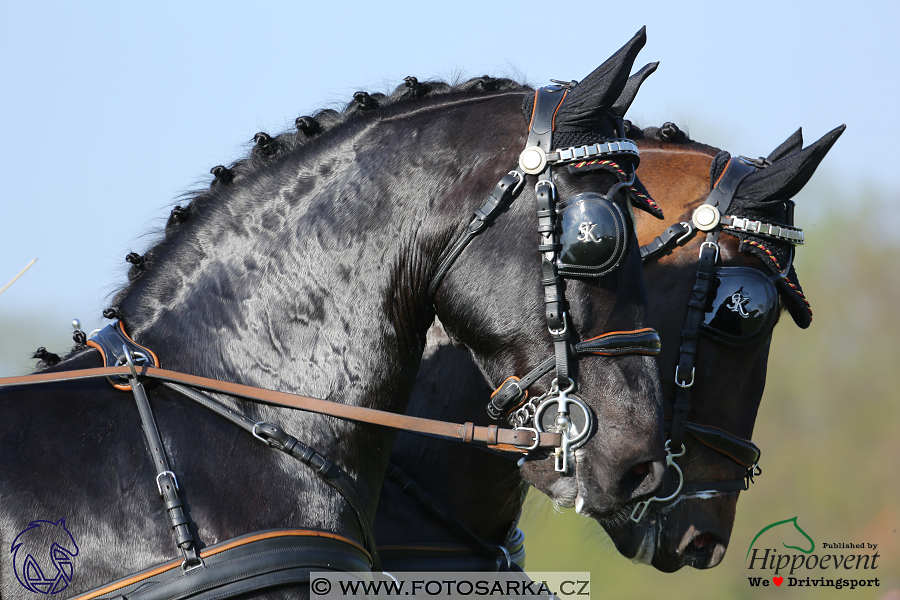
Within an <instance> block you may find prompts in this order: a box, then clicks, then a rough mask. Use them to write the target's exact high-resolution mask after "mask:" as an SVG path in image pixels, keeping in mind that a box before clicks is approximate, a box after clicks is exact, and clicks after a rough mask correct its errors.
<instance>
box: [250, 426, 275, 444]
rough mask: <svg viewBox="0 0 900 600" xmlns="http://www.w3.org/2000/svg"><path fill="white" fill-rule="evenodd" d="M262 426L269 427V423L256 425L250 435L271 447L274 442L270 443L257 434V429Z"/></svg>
mask: <svg viewBox="0 0 900 600" xmlns="http://www.w3.org/2000/svg"><path fill="white" fill-rule="evenodd" d="M260 425H269V423H266V422H265V421H259V422H258V423H254V425H253V429H252V430H251V431H250V433H252V434H253V437H255V438H256V439H258V440H259V441H261V442H263V443H264V444H265V445H266V446H271V445H272V442H270V441H269V440H267V439H266V438H264V437H262V436H261V435H259V434H258V433H256V428H257V427H259V426H260Z"/></svg>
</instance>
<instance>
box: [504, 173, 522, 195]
mask: <svg viewBox="0 0 900 600" xmlns="http://www.w3.org/2000/svg"><path fill="white" fill-rule="evenodd" d="M507 175H512V176H513V177H515V178H516V179H517V181H516V185H515V186H514V187H513V189H512V195H513V196H518V195H519V192H521V191H522V188H523V187H525V176H524V175H522V173H521V172H520V171H510V172H509V173H507Z"/></svg>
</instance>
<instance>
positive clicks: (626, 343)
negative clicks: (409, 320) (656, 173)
mask: <svg viewBox="0 0 900 600" xmlns="http://www.w3.org/2000/svg"><path fill="white" fill-rule="evenodd" d="M568 91H569V87H568V86H565V85H552V86H546V87H543V88H540V89H538V90H537V91H536V92H535V96H534V108H533V110H532V115H531V122H530V124H529V131H528V140H527V142H526V144H525V149H524V150H523V151H522V153H521V154H520V155H519V165H518V168H516V169H514V170H512V171H510V172H509V173H508V174H507V175H505V176H504V177H503V178H502V179H501V180H500V181H499V182H498V183H497V184H496V186H495V188H494V191H493V192H491V194H490V195H489V196H488V199H487V201H486V202H485V203H484V205H483V206H482V207H481V208H479V209H478V210H477V211H475V215H474V218H473V220H472V221H471V223H470V224H469V226H468V228H467V230H466V231H465V233H464V234H463V235H462V236H461V237H460V238H459V239H458V240H457V241H456V243H455V244H454V245H453V246H452V247H451V248H450V250H449V251H448V252H447V255H446V257H445V258H444V259H443V260H442V261H441V263H440V264H439V266H438V269H437V271H436V274H435V276H434V277H433V278H432V281H431V285H430V286H429V288H428V293H429V297H430V298H433V297H434V294H435V293H436V291H437V289H438V286H439V285H440V283H441V281H442V280H443V279H444V276H445V275H446V274H447V272H448V271H449V269H450V267H451V265H452V264H453V263H454V261H455V260H456V259H457V258H458V257H459V255H460V254H461V253H462V251H463V250H464V249H465V247H466V246H467V245H468V244H469V243H470V242H471V241H472V240H473V239H474V238H475V236H477V235H478V234H480V233H482V232H483V231H485V229H486V228H487V226H488V225H489V224H490V223H491V222H492V221H493V219H494V218H495V217H496V215H497V214H498V213H499V212H500V211H501V210H503V209H504V208H506V207H507V206H508V205H509V204H510V203H511V202H512V201H513V200H514V199H515V198H516V197H517V196H518V194H519V193H520V192H521V190H522V188H523V187H524V184H525V177H526V175H534V176H536V177H537V183H536V184H535V187H534V193H535V198H536V200H537V218H538V233H539V234H540V244H539V245H538V247H537V249H538V252H539V253H540V255H541V285H542V286H543V288H544V306H545V310H544V317H545V321H546V325H547V331H548V333H549V334H550V339H551V340H552V342H553V346H554V356H553V357H551V358H548V359H547V360H546V361H545V362H543V363H541V365H540V366H538V367H537V368H536V369H534V370H532V371H531V372H529V373H528V374H527V375H526V376H524V377H522V378H519V377H516V376H511V377H508V378H506V379H505V380H504V381H503V383H502V384H501V385H500V386H499V387H498V388H497V389H496V390H495V391H494V393H493V394H492V395H491V402H490V403H489V404H488V406H487V411H488V414H489V415H490V416H491V417H492V418H493V419H495V420H497V419H499V418H501V417H502V416H503V415H504V414H508V413H510V412H511V411H512V410H515V409H518V410H517V411H516V413H515V414H516V416H515V417H513V418H512V419H511V424H512V425H513V426H514V427H515V429H516V430H524V431H532V432H534V434H535V435H538V434H540V433H546V432H556V433H559V434H561V436H562V438H561V445H560V446H559V447H558V448H557V449H556V450H555V458H554V469H555V470H556V471H557V472H560V473H565V472H567V471H568V468H569V467H568V459H569V455H570V453H571V452H573V451H574V450H575V449H577V448H579V447H581V446H582V445H584V444H585V443H587V441H588V439H590V434H591V431H592V429H593V427H594V421H595V417H594V414H593V411H592V410H591V409H590V407H588V405H587V404H586V403H585V402H584V400H582V399H581V398H580V397H579V396H578V395H577V394H575V393H574V390H575V389H576V387H577V384H576V382H575V380H574V375H573V374H572V370H571V368H570V367H571V365H570V361H571V360H572V358H573V357H576V358H577V357H579V356H582V355H588V354H595V355H606V356H614V355H621V354H631V353H635V354H647V355H651V356H655V355H656V354H658V353H659V348H660V343H659V336H658V335H657V333H656V331H654V330H653V329H650V328H645V329H640V330H636V331H627V332H611V333H607V334H603V335H600V336H597V337H595V338H592V339H591V340H588V341H586V342H582V343H580V344H573V343H572V341H571V340H572V330H571V328H570V327H569V318H568V315H567V313H566V298H565V292H564V288H563V278H562V277H561V276H560V275H568V276H574V277H591V276H595V277H597V276H602V275H605V274H607V273H610V272H612V271H613V270H615V269H616V268H618V267H619V265H620V264H621V262H622V260H623V259H624V257H625V256H626V254H627V252H626V248H627V237H626V225H625V221H626V218H625V215H624V214H623V213H622V210H621V208H619V206H618V205H617V204H615V203H614V202H613V198H614V197H615V195H616V194H617V193H618V192H619V191H620V190H621V189H623V188H625V190H629V189H630V186H631V185H632V184H633V183H634V181H635V174H634V167H632V169H631V174H630V177H628V178H626V177H625V176H622V175H620V176H619V181H618V182H617V183H615V184H613V185H612V187H610V189H609V190H608V191H607V193H606V194H598V193H596V192H587V193H583V194H578V195H577V196H575V197H573V198H569V199H566V200H565V201H564V202H563V203H560V204H559V205H557V193H556V186H555V185H554V184H553V181H552V178H551V166H552V165H563V164H567V163H573V162H576V161H586V160H590V159H595V158H608V157H612V156H626V157H628V158H629V159H631V160H632V161H634V163H635V166H636V164H637V162H638V161H639V158H640V153H639V151H638V148H637V145H636V144H635V143H634V142H632V141H631V140H628V139H626V138H624V132H623V129H624V128H623V127H622V124H621V119H619V133H620V134H622V137H621V138H617V139H612V140H600V141H598V142H596V143H594V144H591V145H584V146H580V147H571V148H564V149H558V150H556V151H553V149H552V139H553V130H554V126H555V117H556V113H557V111H558V110H559V108H560V106H561V105H562V103H563V101H564V100H565V97H566V95H567V94H568ZM570 207H578V209H579V210H578V211H574V210H573V211H571V212H567V211H568V209H569V208H570ZM560 213H562V217H561V218H560V217H559V215H560ZM587 217H591V218H596V219H597V220H598V221H600V220H601V219H602V222H603V226H604V227H606V228H607V229H609V230H610V231H611V232H613V233H612V235H609V236H605V239H604V240H603V241H605V242H606V246H611V249H610V248H608V247H603V246H600V245H598V244H600V242H601V239H600V238H598V237H597V236H596V235H595V234H594V229H595V228H596V226H597V225H598V223H594V222H593V221H590V220H588V218H587ZM567 234H568V236H567ZM567 237H568V238H574V239H568V240H567ZM584 256H587V257H588V259H587V260H586V261H585V260H583V259H582V257H584ZM554 367H555V369H556V376H555V377H554V379H553V380H552V382H551V383H550V386H549V389H548V390H547V392H546V393H545V394H543V395H542V396H540V397H539V398H536V399H533V400H532V401H531V402H529V403H527V404H524V405H523V403H524V402H525V400H526V399H527V396H528V391H527V390H528V388H529V387H530V386H531V385H532V384H533V383H534V382H535V381H537V380H538V379H540V377H542V376H543V375H545V374H547V373H549V372H550V371H551V370H552V369H553V368H554ZM520 405H523V406H522V408H519V406H520ZM552 407H556V411H555V412H554V411H552V410H551V408H552ZM520 449H522V450H526V451H530V450H534V449H535V447H520Z"/></svg>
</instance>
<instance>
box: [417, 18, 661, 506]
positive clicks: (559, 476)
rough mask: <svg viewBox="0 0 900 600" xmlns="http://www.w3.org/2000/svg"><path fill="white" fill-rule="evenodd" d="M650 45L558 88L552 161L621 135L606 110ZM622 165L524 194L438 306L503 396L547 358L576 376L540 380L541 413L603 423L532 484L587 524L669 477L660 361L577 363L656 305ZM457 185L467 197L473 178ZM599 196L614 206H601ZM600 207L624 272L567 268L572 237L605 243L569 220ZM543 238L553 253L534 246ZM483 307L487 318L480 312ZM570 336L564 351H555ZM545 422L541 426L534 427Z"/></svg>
mask: <svg viewBox="0 0 900 600" xmlns="http://www.w3.org/2000/svg"><path fill="white" fill-rule="evenodd" d="M643 43H644V32H643V30H642V31H640V32H639V33H638V34H637V35H636V36H635V37H634V38H633V39H632V40H631V41H630V42H629V43H628V44H626V45H625V46H624V47H623V48H622V49H621V50H620V51H619V52H617V53H616V54H615V55H613V56H612V57H611V58H610V59H609V60H607V61H606V62H605V63H604V64H603V65H601V66H600V67H599V68H597V69H596V70H595V71H594V72H593V73H591V74H590V75H589V76H588V77H586V78H585V79H584V80H582V81H581V82H580V83H578V84H577V85H574V86H572V85H570V86H569V88H570V89H563V88H556V89H555V90H554V91H553V92H554V93H555V94H557V97H558V98H562V100H561V101H560V100H558V99H556V98H554V99H553V100H552V101H553V102H554V103H555V106H556V110H555V112H554V111H553V108H552V107H551V109H550V110H549V111H548V114H550V115H554V121H553V125H554V126H555V127H553V132H552V142H548V144H547V147H546V148H544V149H543V150H544V154H547V155H550V156H553V155H554V153H553V152H551V150H554V151H556V153H555V154H556V155H559V156H562V155H563V152H562V150H563V149H565V148H569V147H577V148H579V149H581V148H589V147H591V145H593V144H595V143H597V142H600V141H601V140H604V139H610V138H616V137H617V129H616V124H615V119H614V117H615V114H613V113H612V112H611V110H610V109H611V108H612V106H613V105H614V103H615V101H616V99H618V98H619V96H620V95H621V93H622V91H623V89H624V87H625V85H626V81H627V79H628V73H629V69H630V68H631V65H632V63H633V61H634V58H635V56H636V54H637V52H638V50H639V49H640V47H641V46H642V45H643ZM539 101H540V95H537V96H535V97H534V99H532V98H531V97H526V100H525V109H526V110H525V112H526V115H527V116H528V117H530V118H531V119H532V128H531V131H532V133H533V132H534V131H535V129H536V127H537V125H535V124H534V123H536V121H537V119H538V118H539V117H538V113H539V112H540V111H541V110H547V109H545V108H543V107H537V108H536V107H535V105H536V103H538V102H539ZM556 103H558V104H556ZM515 126H516V127H519V128H520V129H519V131H520V133H519V141H518V143H515V144H514V145H513V147H514V148H515V149H516V151H519V150H521V148H522V147H523V146H525V145H526V140H525V133H527V132H528V128H524V127H521V121H520V120H519V122H518V123H516V124H515ZM531 139H532V138H531V136H529V140H531ZM541 143H542V144H543V143H544V142H541ZM522 156H523V158H522V161H520V164H524V162H525V159H524V156H525V154H524V153H523V154H522ZM589 158H590V157H589ZM616 160H618V161H620V162H618V163H616V162H614V161H616ZM621 161H622V157H619V158H613V159H610V160H599V159H595V160H593V161H591V160H584V161H581V162H579V163H572V162H570V163H569V164H568V166H567V168H554V169H553V170H552V176H551V178H550V179H542V178H541V177H537V178H536V179H531V178H530V177H528V178H527V179H528V181H527V182H526V184H525V185H524V188H523V191H522V194H521V198H520V199H519V200H518V201H516V202H515V203H513V204H512V205H511V206H510V207H509V208H508V209H507V210H506V211H505V213H504V214H501V215H500V216H499V217H498V218H497V219H496V221H495V222H494V223H493V225H492V226H491V227H490V228H489V229H488V230H487V231H486V232H485V233H484V234H483V235H481V236H480V238H478V239H477V240H476V241H475V242H473V243H472V244H470V245H469V246H468V248H467V249H466V251H465V252H463V253H462V254H461V255H460V256H459V258H458V260H457V261H456V262H455V263H454V265H453V267H452V269H450V271H449V273H448V274H447V276H446V277H445V278H444V279H443V281H442V283H441V285H440V287H439V288H438V289H437V294H436V296H435V307H436V312H437V315H438V316H439V318H440V320H441V322H442V323H443V325H444V327H445V329H446V330H447V332H448V333H449V335H450V337H451V339H452V340H453V341H454V343H455V344H457V345H459V346H462V347H465V348H467V349H468V350H469V351H470V353H471V355H472V357H473V358H474V360H475V363H476V364H477V365H478V367H479V368H480V370H481V372H482V373H483V374H484V376H485V378H486V379H487V380H488V381H489V382H491V383H492V385H493V386H494V387H495V388H500V387H502V386H501V384H503V383H504V382H505V381H506V382H508V381H509V379H508V378H510V375H516V376H518V377H519V378H524V376H525V373H529V372H533V369H535V368H536V367H537V366H538V365H541V364H542V363H545V361H547V360H548V357H554V356H556V357H557V359H559V358H560V357H561V359H562V360H563V361H564V362H565V361H567V360H568V361H569V364H570V371H569V374H568V376H565V375H564V376H562V377H561V376H560V375H559V372H560V367H559V364H558V362H559V360H557V364H556V365H555V366H556V372H555V373H554V372H551V373H548V374H546V375H543V376H542V377H540V378H539V379H538V380H537V381H536V382H535V383H533V384H532V387H531V389H530V391H529V393H530V394H531V398H532V399H537V402H535V404H533V405H531V406H532V408H534V409H536V411H537V412H538V413H541V414H543V415H544V416H545V419H546V420H547V421H548V422H550V423H551V425H550V426H551V427H552V426H553V423H552V420H553V418H554V416H557V417H559V415H561V414H562V413H561V411H560V412H557V409H556V407H555V406H553V407H552V408H550V409H546V407H545V408H542V407H541V404H542V403H545V402H549V401H553V400H554V399H555V398H557V397H558V396H560V395H561V394H562V393H563V392H564V390H565V389H566V388H567V389H568V390H569V392H572V395H573V396H574V395H575V394H577V395H578V397H580V398H581V399H583V401H584V403H585V404H586V406H587V407H588V410H589V411H590V412H592V413H593V414H594V415H596V418H594V419H590V420H589V421H588V423H587V424H585V423H583V422H582V423H580V424H577V425H573V427H574V428H575V429H579V428H583V427H587V428H589V431H585V430H584V429H581V432H582V433H584V434H585V435H584V436H583V437H582V444H581V445H580V447H577V450H575V452H574V453H571V457H567V456H566V455H565V451H562V452H563V456H562V458H560V452H557V453H556V454H555V455H552V456H548V455H547V453H545V452H532V453H530V454H529V455H528V457H527V459H526V460H525V461H524V465H523V467H522V474H523V476H524V477H525V480H526V481H528V482H529V483H531V484H532V485H535V486H536V487H537V488H538V489H540V490H541V491H543V492H545V493H547V494H548V495H550V496H551V497H552V498H553V499H554V500H555V501H556V502H557V503H558V504H560V505H562V506H575V507H576V508H577V509H578V510H579V512H582V513H583V514H586V515H591V516H598V517H599V516H604V515H608V514H610V513H612V512H615V511H617V510H619V509H621V508H622V507H623V506H624V505H625V504H626V503H628V502H630V501H632V500H634V499H636V498H641V497H645V496H646V495H647V494H650V493H652V491H653V490H655V489H656V487H657V485H658V484H659V481H660V477H661V474H662V462H661V456H662V454H661V453H662V440H661V438H660V435H659V431H658V428H659V414H660V413H659V397H658V396H657V385H658V384H657V381H656V370H655V364H654V361H653V359H652V357H651V356H647V355H642V354H629V355H624V356H615V357H611V356H590V357H589V358H583V359H581V360H580V361H577V363H576V362H575V361H571V360H569V359H570V358H571V357H568V356H567V354H571V352H572V350H571V346H573V345H574V343H572V342H584V341H586V340H591V339H594V338H597V337H598V336H602V335H603V334H607V333H609V332H633V331H637V330H641V329H643V328H645V326H646V311H645V306H646V295H645V292H644V288H643V274H642V268H641V261H640V255H639V252H638V246H637V243H636V238H635V236H634V231H633V224H632V220H631V218H630V217H629V216H628V215H629V213H630V207H629V205H628V204H627V202H626V198H625V194H624V193H613V194H610V193H609V192H610V191H613V190H619V189H622V183H623V181H624V179H628V173H627V169H630V165H629V164H627V163H626V162H621ZM507 164H508V162H507ZM591 167H596V168H591ZM526 172H528V171H526ZM623 176H624V177H623ZM625 183H627V185H628V186H630V185H631V183H628V182H625ZM551 184H552V185H551ZM458 185H459V186H460V187H463V188H464V189H468V188H469V187H471V182H469V181H463V182H460V183H459V184H458ZM546 188H552V191H550V192H549V194H550V195H554V194H555V198H554V200H555V202H556V207H557V208H556V212H559V213H561V214H562V225H555V224H553V223H552V222H548V223H544V221H542V220H541V219H545V220H546V217H547V216H548V214H549V212H548V211H547V210H546V209H542V205H541V197H540V196H541V194H542V193H543V192H542V190H544V189H546ZM626 189H629V190H630V191H629V193H632V191H633V188H630V187H629V188H626ZM624 191H625V190H624V189H623V190H622V192H624ZM601 195H605V196H602V199H601ZM595 200H597V202H598V205H602V206H603V209H604V210H607V211H610V212H612V213H613V214H614V215H618V216H617V217H615V218H616V219H617V220H615V227H617V228H619V229H620V230H619V231H618V237H617V238H616V240H615V243H616V244H618V246H617V247H616V248H617V249H616V250H612V252H619V253H620V256H619V257H618V259H617V262H616V264H615V265H612V266H611V267H610V268H608V269H605V270H604V271H602V272H601V271H599V270H598V271H596V272H593V271H590V269H591V268H594V267H591V266H588V267H584V269H583V270H579V269H580V268H582V265H577V266H568V265H563V263H562V262H561V261H562V258H563V257H565V256H566V255H565V252H566V251H565V244H566V240H567V239H569V240H570V241H571V240H572V239H581V240H582V241H585V243H588V242H587V240H591V241H597V240H598V239H599V238H596V237H595V236H593V231H594V230H593V229H592V228H593V226H594V223H593V222H592V221H591V222H588V220H584V221H581V222H580V223H579V222H573V223H571V224H569V225H567V224H566V218H567V211H568V210H569V207H573V208H572V213H573V214H574V213H575V211H576V210H579V211H581V210H588V209H586V208H584V204H579V202H582V203H587V202H593V201H595ZM535 204H538V209H539V210H538V216H539V220H538V225H539V228H538V229H539V231H544V232H548V231H553V232H555V231H557V229H556V228H557V227H562V228H563V231H562V232H561V234H560V239H559V241H560V243H562V244H563V249H562V250H560V254H559V255H556V256H554V254H553V253H554V250H555V249H556V248H557V247H556V246H554V244H555V242H556V240H555V239H549V238H544V239H541V238H538V236H535V235H534V233H533V231H534V229H535V212H534V205H535ZM542 210H543V212H541V211H542ZM551 211H552V209H551ZM578 214H582V213H578ZM585 214H586V213H585ZM566 227H569V230H568V231H566V230H565V229H566ZM567 236H569V237H568V238H567ZM548 240H549V241H548ZM537 241H540V242H541V243H542V244H543V245H541V246H539V247H538V246H537V243H536V242H537ZM535 250H538V252H536V251H535ZM548 253H549V254H550V255H551V259H550V260H555V259H557V258H559V260H560V262H558V263H556V264H552V265H550V264H548V259H547V254H548ZM557 267H558V271H557ZM559 275H564V277H560V276H559ZM554 282H555V285H556V287H554ZM563 296H564V297H563ZM479 305H480V306H481V308H480V309H478V310H472V307H475V306H479ZM563 305H565V306H563ZM561 311H564V312H561ZM548 329H549V330H550V332H549V334H548ZM560 332H563V333H565V336H566V337H567V338H568V340H570V341H566V338H564V337H563V336H561V335H559V334H560ZM566 332H567V333H566ZM561 339H562V341H563V346H562V350H560V347H559V344H558V342H559V341H560V340H561ZM567 347H569V349H566V348H567ZM561 353H562V354H561ZM552 362H553V361H552V360H551V363H552ZM547 370H548V371H552V369H549V368H548V369H547ZM560 380H562V381H560ZM504 385H507V384H504ZM516 385H517V386H518V383H516ZM522 387H524V384H523V386H522ZM522 400H523V401H524V398H523V399H522ZM541 411H543V412H541ZM541 414H539V415H537V416H536V417H535V418H534V421H535V422H537V421H539V420H540V418H541ZM567 417H568V415H565V416H564V417H563V419H564V420H565V419H566V418H567ZM573 419H575V417H573ZM526 421H527V417H526ZM567 460H571V461H574V464H575V467H574V469H564V468H560V462H561V461H562V462H563V464H565V462H566V461H567Z"/></svg>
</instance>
